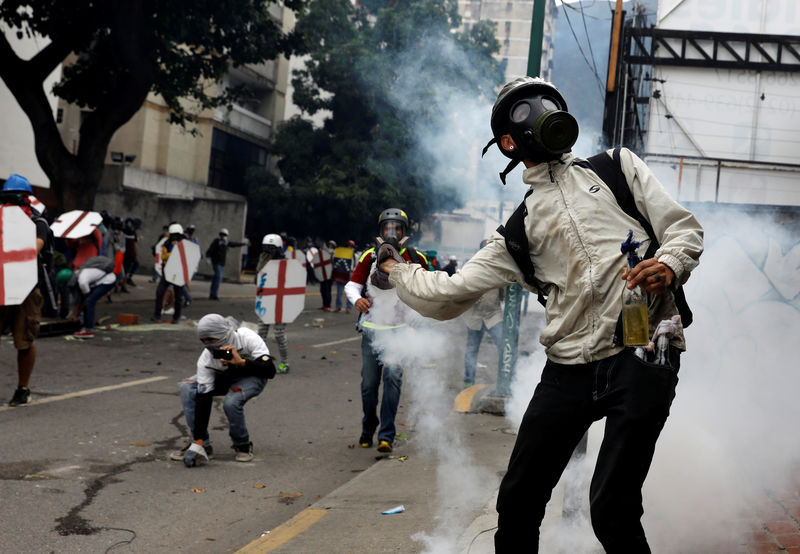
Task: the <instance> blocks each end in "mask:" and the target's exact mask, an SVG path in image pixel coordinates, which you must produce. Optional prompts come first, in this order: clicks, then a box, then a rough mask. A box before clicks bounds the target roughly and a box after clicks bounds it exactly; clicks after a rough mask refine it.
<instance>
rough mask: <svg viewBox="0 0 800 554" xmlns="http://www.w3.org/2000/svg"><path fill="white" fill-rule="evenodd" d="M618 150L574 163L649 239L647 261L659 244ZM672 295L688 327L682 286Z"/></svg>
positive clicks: (687, 315)
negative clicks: (598, 181)
mask: <svg viewBox="0 0 800 554" xmlns="http://www.w3.org/2000/svg"><path fill="white" fill-rule="evenodd" d="M620 150H621V149H620V148H615V149H614V152H613V155H612V156H609V155H608V154H607V153H606V152H601V153H599V154H596V155H594V156H592V157H591V158H589V159H588V160H586V161H585V162H575V164H576V165H579V166H581V167H584V168H587V169H591V170H592V171H594V172H595V173H596V174H597V176H598V177H600V179H602V180H603V182H604V183H605V184H606V186H607V187H608V188H609V189H611V192H612V193H614V198H615V199H616V200H617V204H619V207H620V208H622V211H624V212H625V213H626V214H628V215H629V216H631V217H632V218H634V219H635V220H636V221H638V222H639V224H640V225H641V226H642V228H643V229H644V230H645V232H646V233H647V236H648V237H649V238H650V244H649V245H648V247H647V251H646V252H645V253H644V256H643V257H642V259H643V260H647V259H649V258H652V257H653V256H654V255H655V253H656V250H658V248H659V247H660V246H661V244H660V243H659V242H658V239H657V238H656V233H655V231H654V230H653V226H652V225H650V222H649V221H648V220H647V219H646V218H645V217H644V216H643V215H642V213H641V212H640V211H639V208H637V207H636V201H635V200H634V198H633V194H631V189H630V186H629V185H628V180H627V179H626V178H625V173H623V171H622V163H621V161H620V155H619V153H620ZM673 295H674V297H675V307H676V308H678V313H679V314H680V315H681V323H682V325H683V326H684V327H688V326H689V325H691V324H692V320H693V315H692V310H691V309H690V308H689V304H688V303H687V302H686V294H685V293H684V292H683V286H679V287H678V288H677V289H675V291H674V293H673ZM620 336H621V335H620Z"/></svg>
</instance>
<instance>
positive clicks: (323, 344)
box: [311, 336, 361, 348]
mask: <svg viewBox="0 0 800 554" xmlns="http://www.w3.org/2000/svg"><path fill="white" fill-rule="evenodd" d="M360 339H361V337H360V336H358V337H350V338H349V339H342V340H334V341H331V342H323V343H322V344H312V345H311V348H322V347H323V346H333V345H334V344H342V343H343V342H353V341H354V340H360Z"/></svg>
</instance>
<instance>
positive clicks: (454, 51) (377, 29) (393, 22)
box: [251, 0, 502, 241]
mask: <svg viewBox="0 0 800 554" xmlns="http://www.w3.org/2000/svg"><path fill="white" fill-rule="evenodd" d="M460 23H461V21H460V17H459V16H458V6H457V2H456V1H455V0H403V1H398V0H383V1H381V0H366V1H361V2H359V6H358V7H354V6H353V5H352V3H351V2H350V0H313V1H311V2H310V3H309V5H308V8H307V9H306V10H305V11H304V12H303V13H302V15H301V16H300V17H299V18H298V21H297V25H296V32H298V33H299V34H300V35H301V36H302V39H303V43H304V48H305V50H304V53H305V54H307V55H308V58H307V60H306V66H305V69H303V70H301V71H296V72H295V74H294V77H293V79H292V83H293V86H294V89H295V93H294V94H295V95H294V102H295V103H296V104H297V105H298V106H299V107H300V108H301V109H302V110H303V111H304V112H305V113H307V114H309V115H313V114H316V113H318V112H319V111H320V110H327V111H328V112H330V115H329V116H328V118H327V119H326V120H325V122H324V125H323V126H322V127H321V128H314V127H313V126H312V125H311V123H310V122H308V121H305V120H303V119H300V118H297V119H293V120H290V121H287V122H285V124H283V125H282V126H280V128H279V130H278V133H277V137H276V139H275V141H274V145H273V148H272V153H273V154H276V155H278V156H279V158H280V161H279V162H278V167H279V169H280V171H281V174H282V176H283V178H284V179H285V181H286V183H287V184H288V187H287V188H286V189H283V190H282V192H281V193H280V194H281V195H284V194H288V196H286V197H285V198H286V200H287V202H288V203H289V204H291V206H292V207H293V208H292V209H294V210H295V211H296V212H297V213H299V214H303V215H302V216H301V217H300V218H294V216H292V214H291V213H289V211H291V210H285V209H284V208H283V207H277V206H274V205H273V206H272V208H271V209H269V210H267V211H269V212H270V213H271V214H272V216H273V218H274V222H273V223H274V227H273V230H274V229H287V230H289V231H290V232H291V231H292V230H294V231H295V232H297V233H300V234H303V235H305V234H311V235H315V236H320V237H324V238H333V239H335V240H347V239H349V238H354V239H357V240H360V241H363V240H366V239H367V238H368V237H371V236H373V235H374V233H375V232H376V229H375V221H376V219H375V218H376V217H377V214H378V213H379V212H380V211H381V210H383V209H384V208H387V207H390V206H394V207H399V208H402V209H404V210H405V211H406V212H407V213H408V214H409V216H410V217H411V219H412V222H413V221H419V220H420V219H421V218H422V217H423V216H425V215H426V214H428V213H430V212H432V211H435V210H439V209H448V208H452V207H455V206H457V205H458V202H459V199H458V193H457V191H456V190H446V189H444V188H443V187H442V186H440V184H439V183H434V182H432V181H433V177H432V175H433V174H434V173H435V171H436V170H437V169H438V168H437V164H440V163H441V162H440V161H438V160H436V159H435V158H434V157H433V156H432V155H431V154H430V152H429V150H427V149H425V148H421V147H420V136H425V135H426V133H428V131H429V129H430V127H431V126H436V125H438V124H439V123H440V122H441V121H442V117H443V112H445V111H446V112H448V113H449V112H450V111H452V109H453V107H452V106H447V107H443V102H446V98H445V99H443V98H442V91H443V90H444V91H445V93H446V92H447V91H453V92H457V93H458V94H459V95H468V96H472V97H474V98H476V99H477V98H480V97H481V96H483V97H485V98H493V95H494V93H493V87H494V86H495V85H497V84H498V83H500V82H501V80H502V73H501V70H500V66H499V64H498V62H497V61H496V60H494V59H493V58H492V53H494V52H496V51H498V50H499V45H498V43H497V41H496V39H495V38H494V31H493V28H492V27H491V25H488V24H483V23H482V24H479V25H475V26H474V27H473V28H472V29H470V31H469V32H468V33H462V32H460V31H458V28H459V26H460ZM445 96H447V94H445ZM454 138H455V137H453V139H454ZM451 140H452V139H451ZM251 177H252V178H253V179H254V180H255V181H257V180H258V178H257V176H252V175H251ZM253 186H254V187H257V186H258V184H257V183H253ZM251 198H252V197H251ZM265 201H266V200H265ZM309 216H310V217H309Z"/></svg>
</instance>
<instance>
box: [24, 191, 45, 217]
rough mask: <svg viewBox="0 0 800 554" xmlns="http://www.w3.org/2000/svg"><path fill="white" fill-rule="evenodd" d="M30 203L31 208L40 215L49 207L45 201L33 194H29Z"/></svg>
mask: <svg viewBox="0 0 800 554" xmlns="http://www.w3.org/2000/svg"><path fill="white" fill-rule="evenodd" d="M28 204H29V205H30V207H31V208H33V209H34V210H36V211H37V212H39V214H40V215H41V214H43V213H44V210H45V208H47V206H45V205H44V202H42V201H41V200H39V199H38V198H36V197H35V196H34V195H32V194H29V195H28Z"/></svg>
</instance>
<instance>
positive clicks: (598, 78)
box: [564, 4, 605, 98]
mask: <svg viewBox="0 0 800 554" xmlns="http://www.w3.org/2000/svg"><path fill="white" fill-rule="evenodd" d="M564 5H566V4H564ZM564 16H565V17H566V19H567V24H568V25H569V30H570V32H571V33H572V38H574V39H575V44H576V45H577V46H578V52H580V53H581V56H583V61H585V62H586V65H587V66H588V67H589V69H590V70H591V71H592V73H593V74H594V76H595V78H596V79H597V85H598V87H599V88H600V96H602V97H603V98H605V96H604V94H603V80H602V79H601V78H600V75H599V74H598V72H597V69H596V68H594V67H593V66H592V65H593V64H591V63H589V60H588V59H586V54H585V53H584V52H583V48H581V43H580V41H579V40H578V35H576V34H575V29H573V28H572V22H571V21H570V20H569V15H567V10H564Z"/></svg>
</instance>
